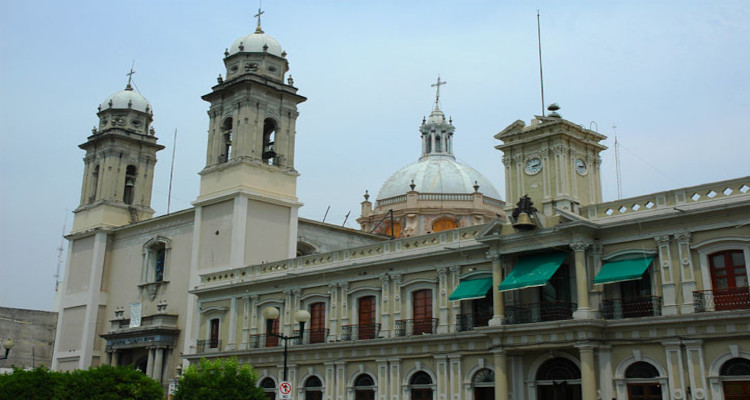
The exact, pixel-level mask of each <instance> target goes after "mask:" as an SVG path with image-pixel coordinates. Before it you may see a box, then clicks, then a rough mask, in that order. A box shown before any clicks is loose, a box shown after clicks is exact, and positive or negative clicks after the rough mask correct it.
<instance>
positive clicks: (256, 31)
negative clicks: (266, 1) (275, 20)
mask: <svg viewBox="0 0 750 400" xmlns="http://www.w3.org/2000/svg"><path fill="white" fill-rule="evenodd" d="M262 4H263V3H262V2H259V3H258V13H257V14H255V15H253V17H255V18H258V26H257V27H256V28H255V33H263V29H261V28H260V16H261V15H263V14H265V11H261V5H262Z"/></svg>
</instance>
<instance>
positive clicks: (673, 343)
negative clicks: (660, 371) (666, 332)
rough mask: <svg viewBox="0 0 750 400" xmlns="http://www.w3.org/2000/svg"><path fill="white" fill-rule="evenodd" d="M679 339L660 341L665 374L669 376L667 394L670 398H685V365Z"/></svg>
mask: <svg viewBox="0 0 750 400" xmlns="http://www.w3.org/2000/svg"><path fill="white" fill-rule="evenodd" d="M681 344H682V343H681V341H680V340H679V339H676V340H665V341H663V342H662V345H663V346H664V350H665V351H666V358H667V376H668V377H669V395H670V396H671V398H672V399H676V400H680V399H685V398H686V397H685V386H686V385H685V383H686V382H685V373H684V371H685V366H684V365H683V361H682V348H681V347H680V345H681Z"/></svg>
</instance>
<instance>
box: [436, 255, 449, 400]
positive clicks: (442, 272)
mask: <svg viewBox="0 0 750 400" xmlns="http://www.w3.org/2000/svg"><path fill="white" fill-rule="evenodd" d="M437 272H438V292H437V293H436V294H437V296H436V297H437V303H438V304H437V305H438V327H437V333H448V326H449V325H448V322H449V320H448V294H447V293H448V268H447V267H441V268H438V271H437ZM440 400H445V399H440Z"/></svg>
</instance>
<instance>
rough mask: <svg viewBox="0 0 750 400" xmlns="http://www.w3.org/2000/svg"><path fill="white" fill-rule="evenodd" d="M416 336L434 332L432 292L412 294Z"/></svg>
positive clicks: (426, 290)
mask: <svg viewBox="0 0 750 400" xmlns="http://www.w3.org/2000/svg"><path fill="white" fill-rule="evenodd" d="M412 313H413V320H414V321H413V323H414V328H413V330H412V332H413V334H414V335H421V334H423V333H434V332H432V290H430V289H422V290H417V291H415V292H414V293H413V294H412Z"/></svg>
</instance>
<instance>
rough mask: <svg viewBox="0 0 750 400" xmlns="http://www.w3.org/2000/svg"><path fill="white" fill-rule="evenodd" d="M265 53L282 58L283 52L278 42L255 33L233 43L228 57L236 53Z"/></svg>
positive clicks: (263, 34)
mask: <svg viewBox="0 0 750 400" xmlns="http://www.w3.org/2000/svg"><path fill="white" fill-rule="evenodd" d="M264 47H265V49H264ZM263 52H267V53H269V54H273V55H275V56H277V57H283V55H282V54H283V53H284V50H282V49H281V45H280V44H279V42H278V41H277V40H276V39H274V38H272V37H271V36H268V35H266V34H265V33H260V32H255V33H251V34H249V35H246V36H243V37H241V38H239V39H237V40H235V41H234V43H233V44H232V47H231V48H230V49H229V55H232V54H237V53H263Z"/></svg>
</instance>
